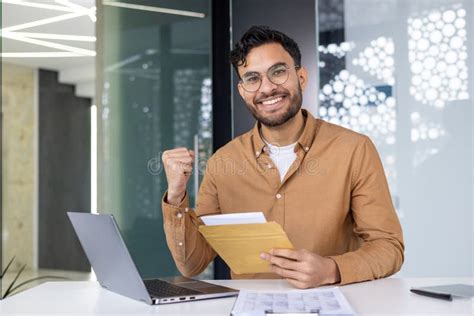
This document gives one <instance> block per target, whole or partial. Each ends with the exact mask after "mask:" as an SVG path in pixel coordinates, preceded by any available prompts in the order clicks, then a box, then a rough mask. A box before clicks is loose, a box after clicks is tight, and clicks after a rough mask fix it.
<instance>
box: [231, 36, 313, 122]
mask: <svg viewBox="0 0 474 316" xmlns="http://www.w3.org/2000/svg"><path fill="white" fill-rule="evenodd" d="M246 59H247V64H246V65H242V66H239V68H238V70H239V74H240V77H241V78H243V77H244V76H246V75H248V74H251V73H259V74H260V77H261V80H262V83H261V86H260V88H259V89H258V90H257V91H255V92H248V91H246V90H245V89H244V88H243V86H242V83H239V85H238V88H239V93H240V95H241V96H242V98H243V99H244V101H245V104H246V105H247V108H248V109H249V110H250V112H251V113H252V115H253V116H254V117H255V119H256V120H257V121H259V122H260V123H262V124H263V125H266V126H269V127H274V126H279V125H282V124H284V123H286V122H287V121H288V120H290V119H291V118H293V117H294V116H295V115H296V114H297V113H298V111H299V110H300V108H301V104H302V101H303V95H302V91H303V90H304V88H305V86H306V81H307V73H306V70H305V69H304V68H299V69H298V68H294V66H295V64H294V61H293V58H292V57H291V56H290V54H288V52H287V51H286V50H285V49H284V48H283V47H282V46H281V45H280V44H278V43H271V44H264V45H262V46H259V47H256V48H253V49H252V50H250V52H249V53H248V54H247V56H246ZM278 64H285V65H287V66H288V67H289V69H288V72H289V74H288V80H287V81H286V82H285V83H283V84H281V85H277V84H274V83H272V82H271V81H270V80H268V77H267V71H268V69H270V68H271V67H274V66H275V65H278Z"/></svg>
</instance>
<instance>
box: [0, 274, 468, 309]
mask: <svg viewBox="0 0 474 316" xmlns="http://www.w3.org/2000/svg"><path fill="white" fill-rule="evenodd" d="M211 282H214V283H217V284H222V285H225V286H229V287H234V288H239V289H244V288H245V289H261V290H277V289H291V287H290V286H289V285H288V284H287V283H286V281H284V280H235V281H232V280H228V281H227V280H226V281H211ZM451 283H465V284H471V285H472V284H474V278H416V279H414V278H413V279H407V278H406V279H401V278H388V279H381V280H377V281H371V282H363V283H358V284H351V285H346V286H342V287H340V288H341V290H342V292H343V293H344V295H345V296H346V298H347V299H348V301H349V302H350V304H351V305H352V307H353V308H354V309H355V311H356V312H357V313H358V315H361V316H363V315H392V316H393V315H432V314H434V313H436V314H445V315H474V301H473V300H471V299H454V300H453V301H444V300H440V299H433V298H429V297H424V296H419V295H416V294H413V293H411V292H410V291H409V289H410V288H411V287H412V286H429V285H443V284H451ZM234 300H235V298H221V299H213V300H206V301H195V302H189V303H178V304H170V305H161V306H149V305H146V304H144V303H141V302H137V301H134V300H131V299H128V298H126V297H123V296H120V295H117V294H114V293H112V292H109V291H107V290H104V289H102V288H101V287H100V286H99V284H98V283H96V282H48V283H44V284H42V285H39V286H37V287H35V288H32V289H29V290H27V291H25V292H22V293H19V294H17V295H14V296H12V297H10V298H7V299H5V300H3V301H1V303H0V315H2V316H7V315H15V314H34V315H53V314H54V315H66V314H67V315H104V314H109V315H119V314H126V315H151V314H156V315H229V313H230V311H231V309H232V305H233V303H234Z"/></svg>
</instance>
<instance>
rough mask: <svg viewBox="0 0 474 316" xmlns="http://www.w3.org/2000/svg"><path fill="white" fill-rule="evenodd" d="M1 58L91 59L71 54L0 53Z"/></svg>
mask: <svg viewBox="0 0 474 316" xmlns="http://www.w3.org/2000/svg"><path fill="white" fill-rule="evenodd" d="M0 57H1V58H52V57H89V56H85V55H82V54H77V53H70V52H34V53H0Z"/></svg>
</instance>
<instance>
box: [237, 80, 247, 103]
mask: <svg viewBox="0 0 474 316" xmlns="http://www.w3.org/2000/svg"><path fill="white" fill-rule="evenodd" d="M237 89H239V94H240V96H241V97H242V99H244V100H245V98H244V94H245V90H244V88H242V85H241V84H240V82H239V83H238V84H237Z"/></svg>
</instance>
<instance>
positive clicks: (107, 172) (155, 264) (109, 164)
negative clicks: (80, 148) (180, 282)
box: [98, 0, 212, 278]
mask: <svg viewBox="0 0 474 316" xmlns="http://www.w3.org/2000/svg"><path fill="white" fill-rule="evenodd" d="M210 8H211V6H210V0H198V1H196V0H189V1H135V2H134V4H133V5H132V4H127V3H114V2H103V6H101V7H100V11H101V12H100V11H99V20H100V21H101V22H100V23H101V24H100V26H99V30H98V33H99V34H98V42H99V43H98V44H99V45H98V46H99V49H101V50H102V51H101V54H100V56H101V60H100V61H99V67H98V68H99V70H98V78H100V80H99V81H98V82H99V83H98V84H99V86H98V89H99V91H100V92H99V93H100V95H99V98H98V99H99V107H98V148H99V151H98V210H99V212H101V213H112V214H113V215H114V216H115V218H116V219H117V222H118V225H119V227H120V229H121V231H122V233H123V235H124V238H125V242H126V244H127V246H128V247H129V249H130V251H131V254H132V256H133V258H134V260H135V262H136V264H137V266H138V269H139V271H140V273H141V274H142V276H143V277H161V276H169V275H175V274H178V271H177V269H176V267H175V264H174V261H173V259H172V257H171V254H170V252H169V250H168V247H167V244H166V240H165V235H164V232H163V222H162V211H161V200H162V197H163V194H164V192H165V191H166V188H167V183H166V177H165V174H164V170H163V167H162V164H161V154H162V153H163V151H164V150H167V149H171V148H175V147H181V146H184V147H187V148H189V149H193V150H196V152H198V154H197V155H196V157H197V161H196V166H203V167H202V168H197V169H198V171H199V169H201V170H204V169H203V168H204V167H205V163H206V160H207V158H208V157H209V156H210V154H211V153H212V94H211V89H212V83H211V12H210ZM196 166H195V167H196ZM200 177H201V173H199V172H196V168H195V170H194V172H193V177H192V178H191V179H190V181H189V186H188V193H189V196H190V201H191V205H194V203H195V196H196V193H197V190H198V185H199V181H200ZM204 276H205V277H207V278H211V277H212V270H211V269H208V274H204Z"/></svg>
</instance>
